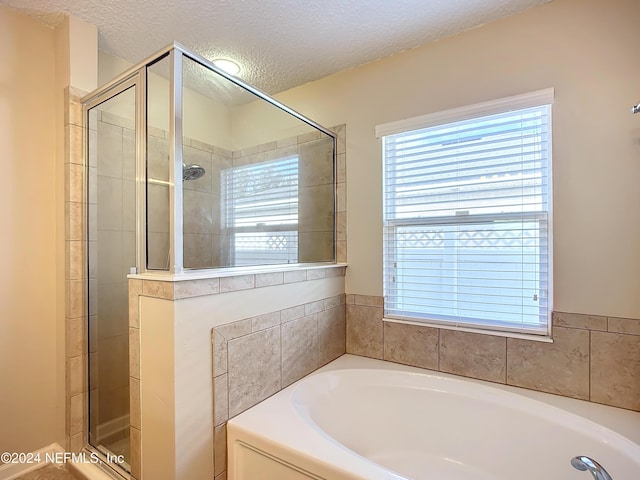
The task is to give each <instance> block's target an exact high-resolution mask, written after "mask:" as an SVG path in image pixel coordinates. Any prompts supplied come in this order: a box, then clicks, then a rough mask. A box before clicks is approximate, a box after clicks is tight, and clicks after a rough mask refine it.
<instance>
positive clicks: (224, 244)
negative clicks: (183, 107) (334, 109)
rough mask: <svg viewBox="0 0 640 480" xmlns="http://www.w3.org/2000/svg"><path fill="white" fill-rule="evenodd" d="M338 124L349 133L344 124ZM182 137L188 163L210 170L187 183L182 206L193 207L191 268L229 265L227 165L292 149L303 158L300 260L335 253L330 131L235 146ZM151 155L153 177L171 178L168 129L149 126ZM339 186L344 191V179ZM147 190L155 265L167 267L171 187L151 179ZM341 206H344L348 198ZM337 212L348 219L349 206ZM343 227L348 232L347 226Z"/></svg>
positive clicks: (188, 241)
mask: <svg viewBox="0 0 640 480" xmlns="http://www.w3.org/2000/svg"><path fill="white" fill-rule="evenodd" d="M334 130H339V131H340V132H342V133H343V134H344V126H342V127H338V129H334ZM337 133H338V132H337ZM183 143H184V147H183V160H184V163H185V164H186V165H192V164H195V165H200V166H201V167H204V169H205V174H204V176H202V177H201V178H199V179H197V180H190V181H186V182H184V183H183V186H184V199H183V202H184V208H183V209H184V211H185V212H189V214H188V215H185V216H184V237H183V238H184V265H185V267H186V268H216V267H220V266H223V267H224V266H228V265H230V258H229V249H230V241H229V238H228V236H227V235H226V234H224V233H223V228H222V225H221V213H220V208H221V197H220V192H221V186H220V172H221V171H222V170H224V169H225V168H230V167H238V166H241V165H248V164H252V163H258V162H264V161H268V160H273V159H277V158H284V157H287V156H291V155H298V157H299V159H300V171H299V197H300V200H299V227H298V239H299V240H298V252H299V259H300V261H301V262H316V261H326V260H327V259H330V258H332V257H333V248H334V244H333V242H334V239H333V232H334V220H333V210H334V195H333V155H332V148H331V147H332V144H331V142H330V141H328V139H326V137H325V140H322V139H321V135H320V132H311V133H307V134H303V135H298V136H295V137H290V138H286V139H282V140H278V141H274V142H270V143H266V144H261V145H255V146H253V147H250V148H245V149H242V150H236V151H233V152H231V151H228V150H225V149H222V148H219V147H215V146H213V145H208V144H205V143H203V142H200V141H197V140H194V139H191V138H188V137H185V138H184V139H183ZM338 143H340V142H338ZM342 157H344V153H342ZM339 158H340V157H339ZM148 161H149V177H150V178H151V179H153V180H157V181H159V182H167V181H168V180H169V142H168V134H167V132H165V131H163V130H159V129H156V128H150V129H149V146H148ZM338 163H339V162H338ZM342 164H343V165H344V158H342ZM343 172H344V169H343ZM339 173H340V172H339V171H338V172H337V174H338V179H344V176H342V177H340V175H339ZM340 191H341V192H343V193H344V181H343V182H342V188H341V190H340ZM148 195H149V201H148V220H149V221H148V228H149V233H148V238H147V241H148V245H149V265H150V266H153V268H155V269H167V268H168V252H169V187H168V186H167V185H164V184H160V183H151V184H150V185H149V186H148ZM341 206H342V208H344V202H343V203H342V205H341ZM338 211H340V210H339V209H338ZM337 216H338V221H340V220H341V219H342V220H343V223H344V210H342V213H338V214H337ZM339 225H340V224H339ZM339 231H340V232H341V233H342V234H343V233H344V227H342V228H341V229H339ZM343 236H344V235H343ZM343 246H344V245H343ZM342 252H344V248H343V249H342ZM338 261H344V260H340V259H339V260H338Z"/></svg>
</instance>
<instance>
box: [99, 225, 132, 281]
mask: <svg viewBox="0 0 640 480" xmlns="http://www.w3.org/2000/svg"><path fill="white" fill-rule="evenodd" d="M98 244H99V245H109V248H108V249H106V250H103V251H100V252H99V253H100V254H99V255H98V284H100V285H104V284H107V283H121V282H123V281H125V280H126V277H124V276H123V273H124V272H122V263H121V262H120V259H121V258H122V232H120V231H111V230H98ZM126 273H128V272H126Z"/></svg>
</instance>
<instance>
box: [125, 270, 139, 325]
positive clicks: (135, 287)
mask: <svg viewBox="0 0 640 480" xmlns="http://www.w3.org/2000/svg"><path fill="white" fill-rule="evenodd" d="M142 286H143V282H142V280H137V279H133V278H132V279H129V289H128V290H129V326H130V327H135V328H140V317H139V298H138V297H139V296H140V295H142Z"/></svg>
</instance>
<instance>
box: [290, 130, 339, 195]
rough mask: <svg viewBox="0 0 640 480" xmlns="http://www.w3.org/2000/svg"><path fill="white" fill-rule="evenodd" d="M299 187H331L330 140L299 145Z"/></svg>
mask: <svg viewBox="0 0 640 480" xmlns="http://www.w3.org/2000/svg"><path fill="white" fill-rule="evenodd" d="M298 155H299V158H300V161H299V169H300V174H299V175H300V177H299V180H298V182H299V186H300V187H308V186H316V185H329V186H330V187H331V186H332V185H333V142H332V141H331V139H325V140H318V141H315V142H308V143H304V144H301V145H300V146H299V148H298Z"/></svg>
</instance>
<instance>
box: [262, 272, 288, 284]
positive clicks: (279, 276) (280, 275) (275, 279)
mask: <svg viewBox="0 0 640 480" xmlns="http://www.w3.org/2000/svg"><path fill="white" fill-rule="evenodd" d="M283 283H284V272H274V273H260V274H258V275H256V287H269V286H272V285H282V284H283Z"/></svg>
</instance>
